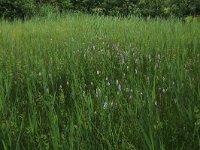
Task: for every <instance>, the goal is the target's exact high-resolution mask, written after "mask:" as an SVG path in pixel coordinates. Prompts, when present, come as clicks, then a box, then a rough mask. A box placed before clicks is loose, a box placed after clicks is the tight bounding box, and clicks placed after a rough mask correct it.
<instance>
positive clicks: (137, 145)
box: [0, 14, 200, 150]
mask: <svg viewBox="0 0 200 150" xmlns="http://www.w3.org/2000/svg"><path fill="white" fill-rule="evenodd" d="M199 28H200V24H199V23H182V22H181V21H179V20H176V19H169V20H162V19H149V20H143V19H140V18H135V17H132V18H129V19H117V18H113V17H95V16H87V15H80V14H77V15H67V16H65V17H59V18H48V19H41V18H40V19H37V18H35V19H31V20H29V21H26V22H21V21H15V22H12V23H9V22H6V21H1V23H0V118H1V120H0V149H152V150H153V149H194V150H195V149H196V150H197V149H199V148H200V137H199V135H200V82H199V79H200V76H199V75H200V65H199V64H200V30H199Z"/></svg>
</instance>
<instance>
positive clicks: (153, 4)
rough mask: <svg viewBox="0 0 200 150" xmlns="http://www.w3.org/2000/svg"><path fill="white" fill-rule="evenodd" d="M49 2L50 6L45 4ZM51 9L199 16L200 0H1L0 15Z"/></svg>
mask: <svg viewBox="0 0 200 150" xmlns="http://www.w3.org/2000/svg"><path fill="white" fill-rule="evenodd" d="M46 6H48V7H46ZM44 8H45V9H46V8H50V9H51V11H52V10H53V12H54V11H56V12H57V11H58V12H66V11H68V10H73V11H82V12H85V13H96V14H100V15H120V16H126V15H130V14H133V15H137V16H144V17H147V16H151V17H157V16H159V17H169V16H177V17H183V16H189V15H190V16H197V15H199V14H200V1H199V0H98V1H97V0H1V1H0V17H4V18H8V19H13V18H29V17H31V16H33V15H38V14H44Z"/></svg>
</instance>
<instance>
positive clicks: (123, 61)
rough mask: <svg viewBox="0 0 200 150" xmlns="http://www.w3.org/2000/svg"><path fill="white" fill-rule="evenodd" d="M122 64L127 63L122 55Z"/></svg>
mask: <svg viewBox="0 0 200 150" xmlns="http://www.w3.org/2000/svg"><path fill="white" fill-rule="evenodd" d="M122 64H125V60H124V57H123V56H122Z"/></svg>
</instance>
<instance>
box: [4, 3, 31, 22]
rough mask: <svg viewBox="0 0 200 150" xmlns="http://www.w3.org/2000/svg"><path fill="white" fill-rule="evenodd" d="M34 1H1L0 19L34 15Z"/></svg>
mask: <svg viewBox="0 0 200 150" xmlns="http://www.w3.org/2000/svg"><path fill="white" fill-rule="evenodd" d="M34 10H35V3H34V0H1V1H0V17H3V18H7V19H11V20H12V19H14V18H22V19H24V18H25V17H30V16H32V15H33V14H34Z"/></svg>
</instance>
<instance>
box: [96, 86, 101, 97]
mask: <svg viewBox="0 0 200 150" xmlns="http://www.w3.org/2000/svg"><path fill="white" fill-rule="evenodd" d="M100 92H101V90H100V89H99V88H97V89H96V97H99V93H100Z"/></svg>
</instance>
